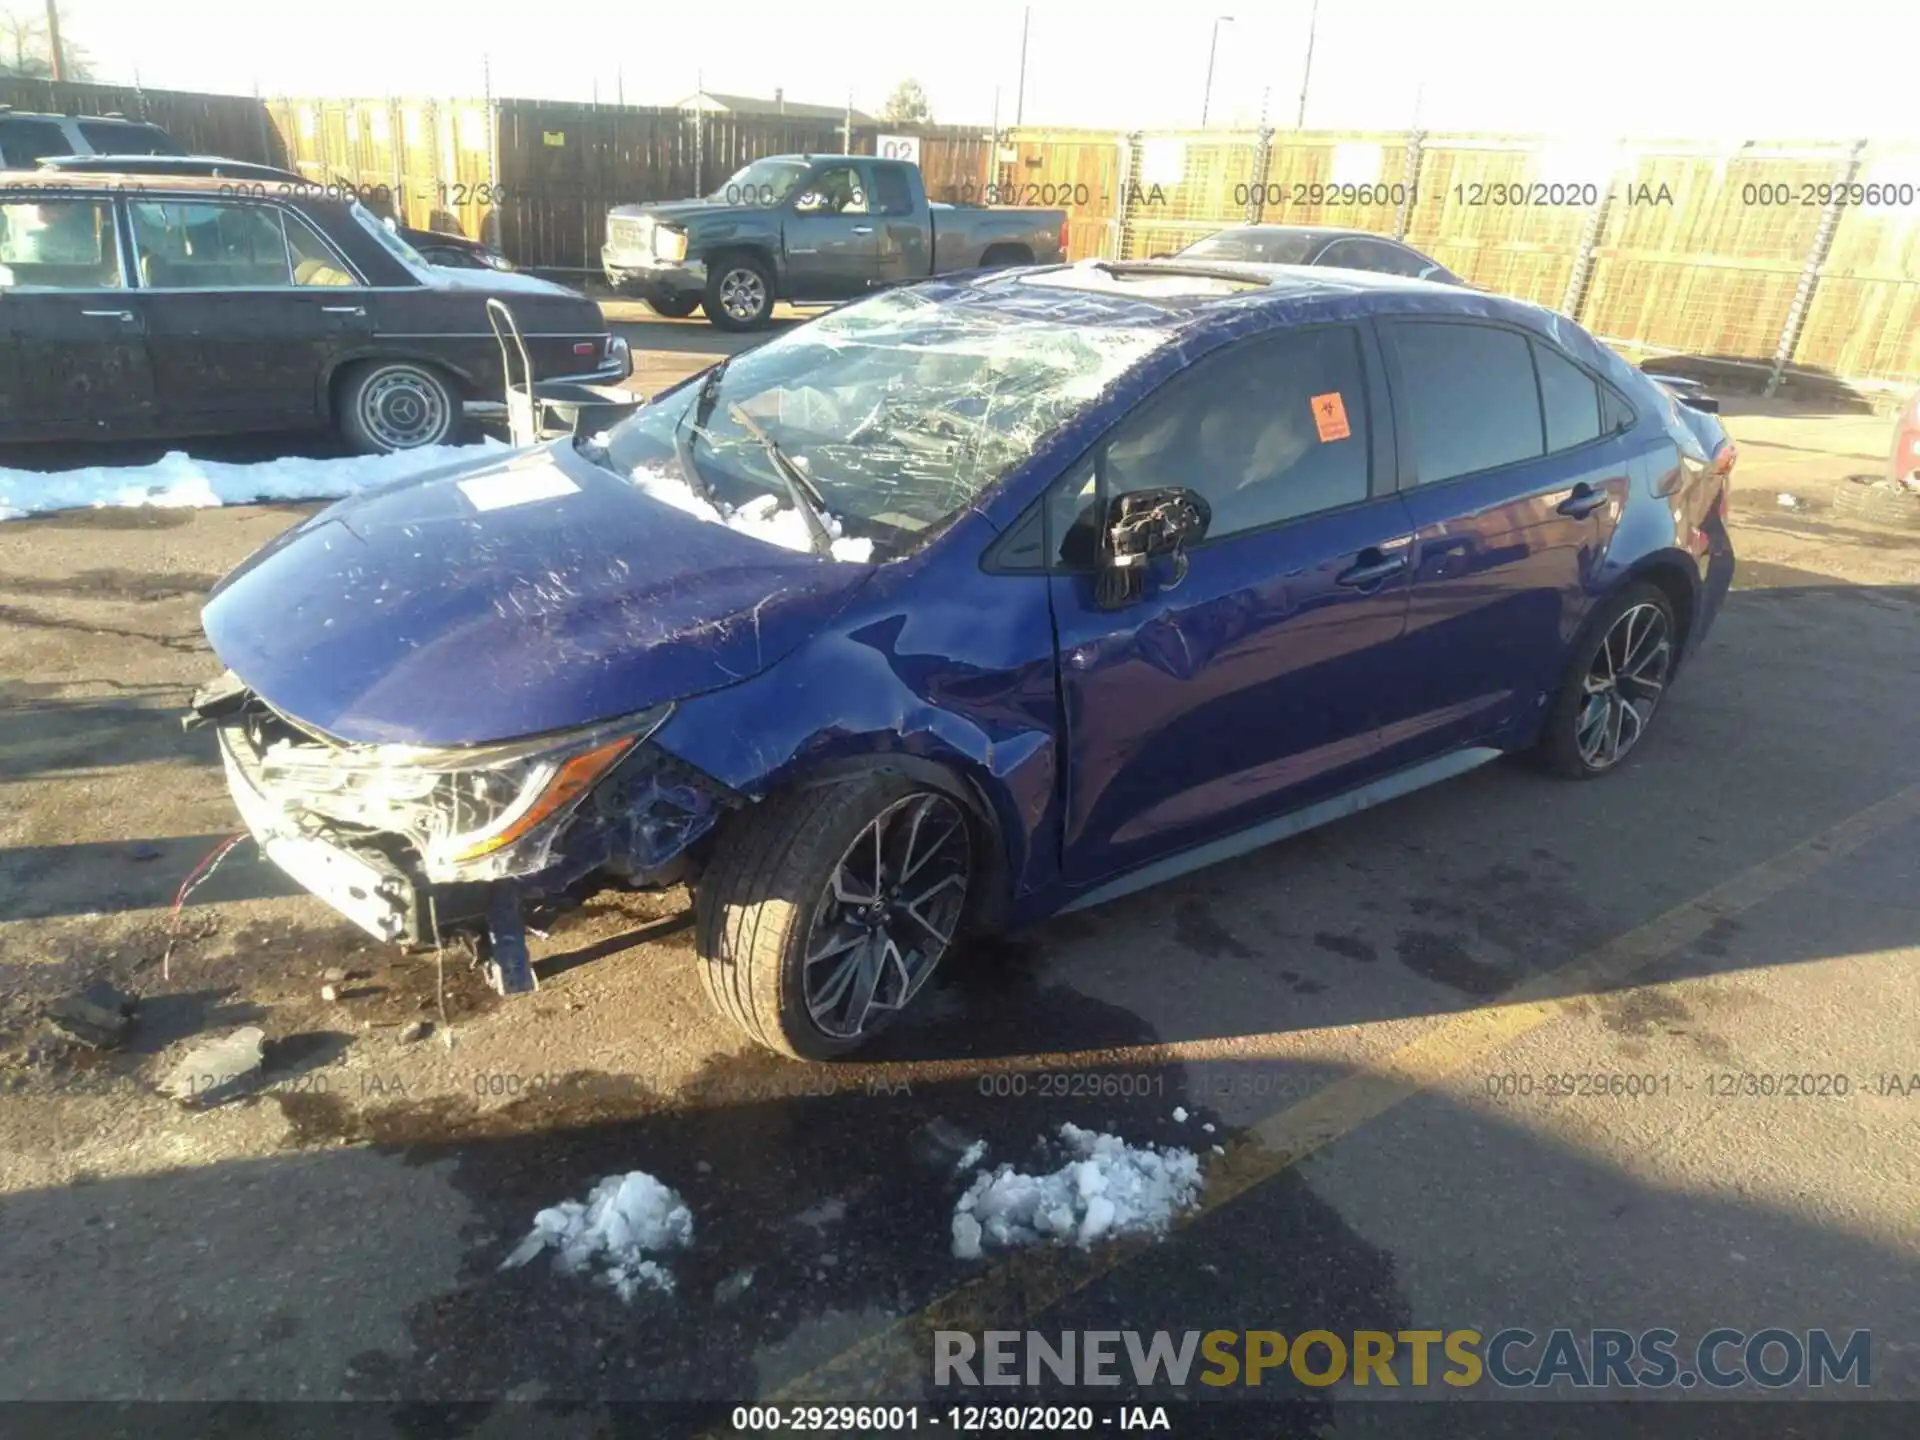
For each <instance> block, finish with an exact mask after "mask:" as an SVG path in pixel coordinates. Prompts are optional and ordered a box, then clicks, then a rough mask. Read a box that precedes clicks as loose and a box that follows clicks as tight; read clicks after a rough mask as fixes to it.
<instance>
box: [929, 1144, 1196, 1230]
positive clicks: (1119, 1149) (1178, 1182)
mask: <svg viewBox="0 0 1920 1440" xmlns="http://www.w3.org/2000/svg"><path fill="white" fill-rule="evenodd" d="M1060 1139H1061V1141H1062V1142H1063V1144H1064V1145H1065V1147H1066V1150H1067V1153H1068V1154H1069V1155H1070V1156H1071V1157H1072V1158H1070V1159H1069V1160H1068V1161H1067V1162H1066V1163H1065V1164H1064V1165H1062V1166H1061V1167H1060V1168H1059V1169H1058V1170H1055V1171H1054V1172H1052V1173H1051V1174H1048V1175H1026V1174H1022V1173H1020V1172H1018V1171H1016V1170H1015V1169H1014V1168H1013V1166H1011V1165H1002V1166H1001V1167H1000V1169H999V1170H998V1172H996V1173H992V1174H988V1173H982V1174H981V1175H980V1176H979V1178H978V1179H976V1180H975V1181H974V1183H973V1185H972V1186H971V1187H970V1188H969V1189H968V1190H967V1192H966V1194H964V1195H962V1196H961V1197H960V1198H959V1200H958V1201H957V1202H955V1204H954V1212H953V1254H954V1258H955V1259H957V1260H972V1259H976V1258H978V1257H979V1255H980V1253H981V1252H982V1250H983V1249H986V1248H1002V1249H1005V1248H1012V1247H1017V1246H1025V1245H1041V1244H1053V1245H1078V1246H1080V1247H1081V1248H1083V1249H1084V1248H1085V1247H1087V1246H1089V1245H1091V1244H1093V1242H1094V1241H1096V1240H1100V1239H1104V1238H1107V1237H1110V1236H1120V1235H1133V1234H1152V1235H1162V1234H1165V1233H1166V1231H1167V1227H1168V1226H1169V1225H1171V1224H1172V1222H1173V1218H1174V1216H1176V1215H1178V1214H1179V1213H1181V1212H1182V1211H1184V1210H1188V1209H1191V1208H1192V1207H1193V1206H1194V1205H1195V1204H1197V1203H1198V1202H1199V1196H1200V1187H1201V1184H1202V1183H1203V1182H1202V1179H1201V1175H1200V1162H1199V1160H1198V1158H1197V1157H1196V1156H1195V1155H1194V1154H1193V1152H1192V1151H1191V1150H1181V1149H1177V1148H1168V1149H1165V1150H1155V1149H1153V1148H1151V1147H1146V1146H1134V1145H1129V1144H1127V1143H1126V1142H1125V1141H1124V1140H1122V1139H1120V1138H1119V1137H1118V1136H1116V1135H1101V1134H1096V1133H1094V1132H1093V1131H1091V1130H1083V1129H1081V1128H1080V1127H1079V1126H1077V1125H1073V1124H1066V1125H1062V1126H1061V1127H1060Z"/></svg>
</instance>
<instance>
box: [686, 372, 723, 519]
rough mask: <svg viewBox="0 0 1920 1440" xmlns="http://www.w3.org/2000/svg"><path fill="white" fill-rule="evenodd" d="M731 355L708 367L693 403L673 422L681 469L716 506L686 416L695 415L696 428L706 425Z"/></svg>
mask: <svg viewBox="0 0 1920 1440" xmlns="http://www.w3.org/2000/svg"><path fill="white" fill-rule="evenodd" d="M732 358H733V357H732V356H731V355H729V356H728V357H727V359H726V360H722V361H721V362H720V363H719V364H718V365H715V366H714V367H713V368H712V369H711V370H709V371H707V373H706V378H704V379H703V380H701V382H700V390H699V393H698V394H696V395H695V396H694V400H693V403H692V404H691V405H689V406H687V408H686V409H684V410H682V411H681V412H680V418H679V419H678V420H676V421H674V423H673V453H674V457H675V458H676V459H678V460H679V462H680V469H681V471H682V472H683V473H684V475H685V477H686V481H687V485H688V487H689V488H690V489H691V490H692V491H693V493H694V494H696V495H698V496H699V497H700V498H701V499H702V500H704V501H706V502H707V503H708V504H709V505H713V506H716V507H717V506H718V504H719V502H718V501H716V500H715V499H714V498H713V487H712V486H711V485H709V484H707V477H706V476H704V475H702V474H701V473H700V467H699V466H698V465H696V464H695V463H694V459H693V438H692V436H690V435H689V434H688V433H687V431H688V428H689V427H688V425H687V417H688V416H689V415H691V416H693V417H694V421H693V426H692V429H694V430H695V431H701V430H704V429H705V428H706V424H707V416H708V415H710V414H711V413H712V412H713V402H714V401H715V400H716V399H717V398H718V397H719V394H720V375H721V372H722V371H724V370H725V369H726V368H727V360H731V359H732Z"/></svg>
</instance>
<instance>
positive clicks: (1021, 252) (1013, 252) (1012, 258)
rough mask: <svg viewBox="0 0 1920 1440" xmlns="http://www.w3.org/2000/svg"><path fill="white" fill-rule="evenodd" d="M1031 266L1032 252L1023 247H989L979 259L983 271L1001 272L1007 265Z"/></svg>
mask: <svg viewBox="0 0 1920 1440" xmlns="http://www.w3.org/2000/svg"><path fill="white" fill-rule="evenodd" d="M1031 264H1033V252H1032V251H1031V250H1029V249H1027V247H1026V246H1024V245H989V246H988V247H987V248H986V252H985V253H984V254H983V255H981V257H980V268H981V269H983V270H1002V269H1005V268H1006V267H1007V266H1009V265H1031Z"/></svg>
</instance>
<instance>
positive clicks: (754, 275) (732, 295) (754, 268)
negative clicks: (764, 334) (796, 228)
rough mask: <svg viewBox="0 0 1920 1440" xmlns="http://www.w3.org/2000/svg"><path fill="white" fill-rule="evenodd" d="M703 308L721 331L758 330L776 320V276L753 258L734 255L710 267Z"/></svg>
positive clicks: (702, 303)
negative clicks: (774, 292) (774, 298)
mask: <svg viewBox="0 0 1920 1440" xmlns="http://www.w3.org/2000/svg"><path fill="white" fill-rule="evenodd" d="M701 308H702V309H704V310H705V311H706V312H707V319H709V320H711V321H712V322H713V323H714V324H715V325H717V326H718V327H719V328H720V329H722V330H759V329H762V328H763V327H764V326H765V325H766V323H767V322H768V321H769V320H771V319H772V318H773V275H772V274H771V273H770V272H769V271H768V269H767V267H766V265H765V263H764V262H762V261H760V260H758V259H756V258H755V257H753V256H752V255H732V256H726V257H723V258H722V259H720V260H719V261H718V262H716V263H714V264H711V265H709V266H708V267H707V294H706V298H705V299H704V300H703V301H702V302H701Z"/></svg>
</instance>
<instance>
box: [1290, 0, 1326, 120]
mask: <svg viewBox="0 0 1920 1440" xmlns="http://www.w3.org/2000/svg"><path fill="white" fill-rule="evenodd" d="M1319 24H1320V0H1313V9H1312V10H1310V11H1309V12H1308V13H1307V68H1306V69H1305V70H1303V71H1301V73H1300V113H1299V115H1298V116H1296V117H1295V118H1294V122H1293V128H1294V129H1296V130H1304V129H1306V128H1307V82H1308V81H1309V80H1311V79H1312V78H1313V32H1314V31H1315V30H1316V29H1317V28H1318V27H1319Z"/></svg>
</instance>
